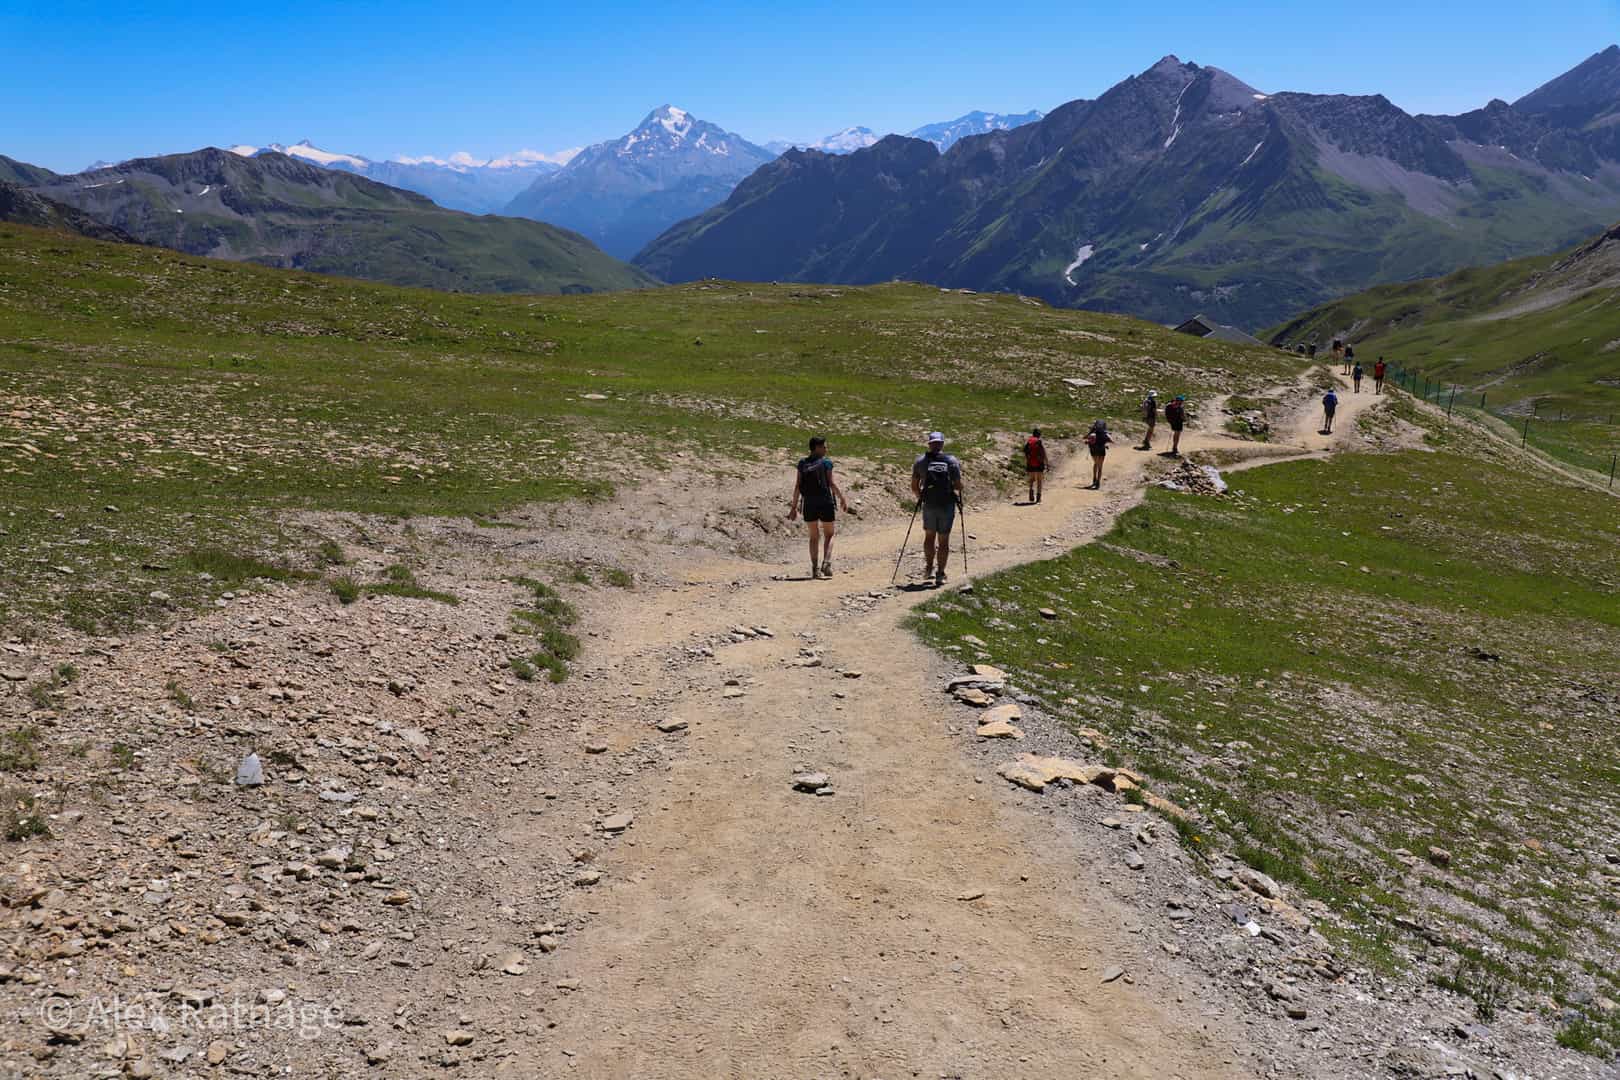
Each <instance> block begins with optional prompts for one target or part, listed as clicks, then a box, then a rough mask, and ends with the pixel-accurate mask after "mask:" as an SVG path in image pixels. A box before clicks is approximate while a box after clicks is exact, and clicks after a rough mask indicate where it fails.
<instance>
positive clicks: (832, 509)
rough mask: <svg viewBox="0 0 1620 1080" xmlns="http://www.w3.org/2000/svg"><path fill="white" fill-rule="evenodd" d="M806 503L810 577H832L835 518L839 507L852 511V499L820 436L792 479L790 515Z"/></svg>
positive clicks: (805, 516)
mask: <svg viewBox="0 0 1620 1080" xmlns="http://www.w3.org/2000/svg"><path fill="white" fill-rule="evenodd" d="M801 503H802V504H803V507H804V523H805V526H806V528H807V530H808V532H809V539H810V577H811V579H812V580H814V579H816V578H823V577H825V578H830V577H832V542H833V529H834V525H833V522H834V521H835V520H836V518H837V516H838V515H837V510H838V509H842V510H843V511H844V513H846V514H847V513H849V502H848V501H847V500H846V499H845V498H844V492H843V490H842V489H841V488H839V486H838V481H837V480H834V479H833V463H832V459H831V458H829V457H828V456H827V440H826V439H823V438H821V437H820V436H817V437H815V438H813V439H811V440H810V455H809V456H808V457H804V458H800V459H799V464H798V470H797V474H796V476H795V477H794V480H793V498H792V500H791V501H790V502H789V503H788V512H787V519H788V520H789V521H792V520H793V519H794V518H796V517H798V516H799V508H800V504H801Z"/></svg>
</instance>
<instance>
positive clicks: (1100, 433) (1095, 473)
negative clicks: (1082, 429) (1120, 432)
mask: <svg viewBox="0 0 1620 1080" xmlns="http://www.w3.org/2000/svg"><path fill="white" fill-rule="evenodd" d="M1113 441H1114V438H1113V436H1112V435H1109V434H1108V425H1107V424H1105V423H1103V422H1102V421H1101V420H1093V421H1092V422H1091V430H1090V431H1088V432H1086V448H1087V449H1089V450H1090V451H1091V490H1092V491H1097V490H1099V489H1101V488H1102V469H1103V458H1105V457H1107V456H1108V444H1109V443H1111V442H1113Z"/></svg>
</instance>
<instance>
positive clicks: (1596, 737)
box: [916, 411, 1620, 1048]
mask: <svg viewBox="0 0 1620 1080" xmlns="http://www.w3.org/2000/svg"><path fill="white" fill-rule="evenodd" d="M1410 415H1411V416H1413V417H1416V415H1417V414H1416V413H1415V411H1414V412H1412V413H1411V414H1410ZM1233 488H1234V491H1235V492H1236V494H1235V495H1234V496H1233V497H1230V498H1225V499H1214V498H1207V497H1198V496H1185V495H1176V494H1172V493H1169V492H1165V491H1158V490H1155V491H1152V492H1150V493H1149V495H1148V498H1147V500H1146V502H1145V504H1144V505H1142V506H1141V507H1140V508H1138V509H1136V510H1133V511H1131V512H1130V513H1128V514H1126V515H1125V516H1124V517H1122V518H1121V519H1120V521H1119V522H1118V523H1117V525H1116V527H1115V528H1114V529H1113V531H1112V532H1111V533H1110V534H1109V535H1108V536H1106V537H1105V538H1103V540H1102V541H1101V542H1099V543H1096V544H1093V545H1091V546H1088V547H1085V548H1081V549H1078V550H1076V551H1074V552H1073V553H1071V554H1069V555H1066V556H1063V557H1061V558H1058V559H1054V560H1052V561H1049V562H1045V563H1040V564H1036V565H1031V566H1027V567H1024V568H1020V569H1016V570H1012V571H1009V572H1006V573H1003V574H998V575H996V576H995V577H993V578H991V579H989V580H980V581H978V582H976V583H975V586H976V587H975V592H974V594H973V595H972V596H971V597H967V596H952V597H946V598H941V599H939V600H936V601H934V602H933V603H932V604H931V605H930V607H929V610H932V611H934V612H937V613H938V614H940V615H941V616H942V617H943V618H942V619H941V620H940V621H937V622H930V621H923V620H921V619H919V620H918V621H917V623H916V625H917V627H918V629H919V632H920V633H922V634H923V635H924V637H925V638H926V639H927V640H929V641H930V642H932V643H934V644H936V645H938V646H942V647H943V646H947V645H948V646H953V647H956V646H959V643H960V642H961V641H962V640H963V637H964V635H976V636H977V637H979V638H980V639H982V640H983V641H985V642H988V643H989V645H988V647H987V648H986V649H985V650H983V651H984V652H985V653H987V654H988V656H987V657H986V659H988V660H989V662H991V663H994V664H996V665H998V666H1001V667H1004V668H1007V669H1009V670H1010V671H1011V672H1013V673H1014V675H1013V678H1014V681H1015V682H1016V684H1017V685H1018V686H1019V687H1020V688H1022V689H1027V690H1031V691H1033V692H1036V693H1037V694H1038V695H1039V696H1040V698H1041V699H1042V700H1043V702H1044V703H1045V705H1046V707H1047V708H1048V709H1049V710H1050V711H1053V712H1055V713H1056V714H1057V715H1059V716H1061V717H1064V718H1065V719H1067V720H1068V721H1069V722H1071V723H1072V724H1073V725H1074V726H1075V727H1076V728H1078V727H1082V726H1083V727H1088V728H1095V729H1097V730H1100V731H1101V732H1102V733H1103V734H1104V735H1105V736H1106V738H1107V739H1108V740H1109V742H1110V743H1111V746H1112V752H1113V753H1115V754H1118V755H1119V756H1121V757H1123V759H1124V760H1125V761H1126V762H1128V763H1133V764H1135V765H1138V766H1139V767H1141V768H1142V770H1143V771H1144V772H1146V773H1148V774H1149V775H1150V776H1152V777H1153V778H1154V783H1153V785H1152V786H1153V788H1154V789H1155V790H1158V791H1163V792H1165V793H1166V794H1168V795H1170V797H1172V798H1173V799H1175V800H1176V801H1178V802H1181V803H1183V804H1184V805H1192V806H1195V807H1197V809H1198V810H1199V811H1200V813H1201V815H1202V817H1203V820H1202V821H1201V822H1200V823H1199V825H1198V826H1197V828H1196V829H1194V830H1191V831H1189V833H1188V835H1187V836H1186V837H1185V839H1186V840H1187V842H1188V843H1189V844H1190V845H1191V846H1192V847H1193V848H1194V849H1195V850H1198V851H1214V850H1231V851H1233V852H1235V853H1236V854H1237V855H1238V856H1239V857H1241V858H1243V859H1244V860H1246V861H1247V862H1249V863H1250V864H1252V865H1254V866H1256V867H1258V868H1260V869H1262V870H1264V871H1265V872H1267V873H1269V874H1272V875H1273V876H1275V877H1277V878H1279V879H1282V880H1286V881H1290V882H1292V883H1293V884H1294V885H1296V886H1297V887H1298V888H1299V889H1300V890H1301V892H1302V893H1303V895H1304V897H1306V898H1314V899H1317V900H1320V901H1323V902H1324V903H1326V904H1327V905H1328V906H1329V908H1330V909H1331V910H1332V912H1333V915H1332V917H1331V918H1330V919H1328V920H1327V921H1326V923H1325V928H1326V929H1327V930H1328V932H1330V933H1333V932H1335V929H1336V931H1337V933H1338V935H1339V936H1340V938H1341V939H1343V940H1345V941H1347V942H1349V943H1350V944H1351V945H1352V946H1353V947H1355V948H1357V949H1358V950H1359V951H1360V952H1361V954H1362V955H1363V956H1364V957H1366V958H1367V959H1368V960H1370V961H1373V962H1375V963H1387V964H1399V965H1404V964H1411V965H1413V966H1414V967H1415V968H1416V969H1417V970H1418V971H1420V972H1423V971H1426V972H1428V973H1429V975H1430V977H1431V978H1432V979H1433V980H1434V981H1436V982H1439V983H1442V984H1443V985H1448V986H1450V987H1451V988H1452V989H1457V990H1459V992H1461V993H1464V994H1468V995H1470V996H1472V997H1473V998H1474V999H1475V1003H1476V1005H1477V1007H1478V1009H1479V1011H1480V1013H1481V1015H1482V1016H1484V1017H1485V1018H1487V1019H1489V1018H1490V1017H1491V1016H1493V1015H1494V1011H1495V1010H1496V1009H1499V1008H1500V1009H1504V1010H1505V1009H1506V1008H1507V1005H1508V1003H1509V1002H1510V1001H1512V1002H1515V1003H1518V1004H1522V1005H1523V1006H1524V1007H1526V1008H1529V1009H1533V1010H1541V1011H1543V1013H1544V1015H1545V1016H1546V1017H1547V1019H1548V1021H1549V1023H1550V1024H1551V1025H1552V1026H1554V1027H1557V1026H1558V1025H1559V1024H1560V1023H1562V1021H1560V1020H1559V1019H1558V1018H1557V1014H1556V1009H1554V1008H1553V1007H1552V1003H1553V1002H1555V1001H1556V1002H1571V1001H1575V1002H1579V1001H1580V1000H1581V999H1580V998H1579V996H1578V993H1577V992H1578V991H1582V990H1584V991H1586V992H1587V993H1589V994H1593V993H1595V994H1597V995H1600V996H1606V997H1609V998H1615V997H1617V996H1620V972H1617V971H1616V970H1615V967H1614V965H1613V962H1612V961H1613V958H1614V957H1615V956H1616V955H1620V929H1617V923H1616V912H1617V911H1620V891H1617V886H1620V867H1616V866H1615V865H1613V864H1612V863H1610V862H1608V861H1606V858H1605V855H1604V852H1606V851H1609V850H1612V846H1613V834H1612V823H1613V822H1614V821H1615V820H1616V819H1617V817H1620V767H1617V762H1620V725H1617V723H1616V720H1617V719H1620V698H1617V697H1616V694H1615V689H1614V685H1613V677H1612V676H1613V673H1614V672H1615V671H1616V670H1620V601H1617V600H1616V596H1617V595H1620V573H1617V568H1616V564H1615V561H1614V537H1615V535H1616V534H1617V532H1620V504H1617V503H1616V502H1615V500H1613V499H1611V498H1608V497H1606V496H1604V495H1602V494H1599V493H1595V492H1590V491H1587V490H1584V489H1580V488H1575V487H1571V486H1569V485H1566V484H1562V483H1549V482H1548V480H1547V478H1546V477H1545V476H1544V475H1540V474H1533V475H1526V474H1525V473H1524V471H1522V470H1517V469H1511V468H1505V467H1502V466H1499V465H1494V464H1487V463H1485V462H1483V461H1482V460H1480V459H1479V458H1477V457H1474V456H1468V455H1464V454H1460V453H1454V452H1450V451H1443V452H1438V453H1421V452H1416V451H1408V452H1404V453H1399V454H1387V455H1373V454H1367V455H1350V456H1344V457H1340V458H1336V459H1334V460H1332V461H1306V462H1296V463H1291V464H1285V465H1275V466H1268V467H1266V468H1263V469H1259V470H1256V471H1254V472H1249V473H1244V474H1241V475H1240V476H1237V477H1234V478H1233ZM1040 607H1050V608H1054V609H1056V610H1058V612H1059V614H1060V618H1059V619H1058V620H1057V621H1056V622H1052V621H1048V620H1044V619H1042V618H1039V617H1037V615H1036V609H1037V608H1040ZM1195 835H1196V839H1194V836H1195ZM1431 847H1435V848H1440V849H1442V850H1443V851H1444V852H1445V853H1447V855H1448V856H1449V857H1447V856H1440V855H1435V856H1431V855H1430V854H1429V849H1430V848H1431ZM1442 864H1443V865H1442ZM1431 940H1432V941H1433V944H1431ZM1585 1000H1587V1001H1590V1000H1592V999H1591V998H1587V999H1585ZM1594 1019H1595V1022H1598V1023H1600V1024H1605V1025H1606V1026H1605V1027H1603V1029H1602V1038H1603V1039H1605V1040H1607V1042H1608V1043H1609V1045H1610V1046H1611V1048H1620V1017H1610V1018H1608V1019H1607V1020H1601V1019H1597V1018H1596V1016H1595V1014H1594Z"/></svg>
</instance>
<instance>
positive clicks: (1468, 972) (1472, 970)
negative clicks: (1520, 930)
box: [1429, 956, 1513, 1024]
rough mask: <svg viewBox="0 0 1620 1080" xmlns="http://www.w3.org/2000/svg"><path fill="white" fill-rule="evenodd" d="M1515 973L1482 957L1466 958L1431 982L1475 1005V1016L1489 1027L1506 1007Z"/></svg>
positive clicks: (1434, 977) (1435, 976)
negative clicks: (1510, 983)
mask: <svg viewBox="0 0 1620 1080" xmlns="http://www.w3.org/2000/svg"><path fill="white" fill-rule="evenodd" d="M1512 978H1513V974H1512V969H1511V968H1508V967H1506V966H1505V965H1503V964H1501V963H1491V962H1487V961H1485V960H1484V958H1483V957H1472V956H1464V957H1462V958H1461V959H1459V960H1458V961H1457V966H1456V967H1455V968H1453V969H1452V970H1451V971H1450V972H1445V973H1442V974H1438V975H1434V976H1432V977H1431V978H1430V979H1429V981H1430V982H1431V983H1433V984H1434V985H1435V986H1438V987H1440V989H1442V990H1449V991H1451V992H1452V993H1453V994H1456V995H1458V996H1459V997H1465V998H1469V999H1470V1000H1472V1001H1473V1003H1474V1012H1475V1013H1476V1014H1478V1016H1479V1018H1480V1019H1481V1020H1483V1021H1485V1022H1486V1023H1487V1024H1488V1023H1490V1022H1491V1021H1493V1020H1495V1019H1496V1016H1497V1014H1498V1013H1499V1012H1500V1011H1501V1010H1502V1009H1503V1008H1504V1007H1505V1006H1506V1005H1507V1003H1508V996H1509V982H1510V980H1511V979H1512Z"/></svg>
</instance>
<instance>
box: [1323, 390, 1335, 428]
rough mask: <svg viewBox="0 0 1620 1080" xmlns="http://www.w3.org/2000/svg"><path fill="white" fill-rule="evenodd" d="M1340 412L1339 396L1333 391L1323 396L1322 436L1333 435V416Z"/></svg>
mask: <svg viewBox="0 0 1620 1080" xmlns="http://www.w3.org/2000/svg"><path fill="white" fill-rule="evenodd" d="M1338 411H1339V395H1338V394H1335V393H1334V392H1333V391H1332V390H1329V391H1328V392H1327V393H1325V394H1323V395H1322V434H1323V435H1331V434H1333V414H1334V413H1336V412H1338Z"/></svg>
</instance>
